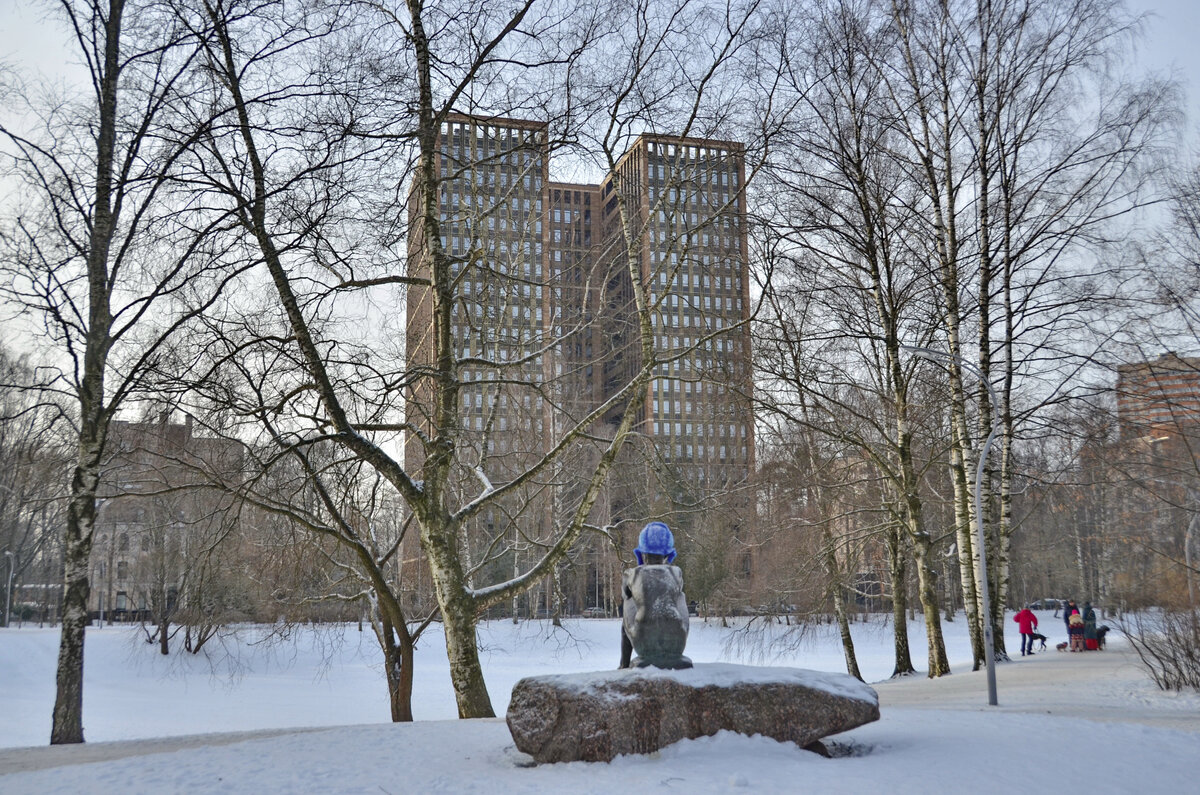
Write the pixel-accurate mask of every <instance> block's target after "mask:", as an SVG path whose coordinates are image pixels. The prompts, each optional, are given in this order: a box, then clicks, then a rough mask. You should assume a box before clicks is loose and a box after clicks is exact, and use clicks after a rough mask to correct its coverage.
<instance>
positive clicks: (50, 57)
mask: <svg viewBox="0 0 1200 795" xmlns="http://www.w3.org/2000/svg"><path fill="white" fill-rule="evenodd" d="M1045 2H1058V0H1045ZM1126 2H1127V3H1128V4H1129V7H1130V8H1131V9H1132V10H1134V11H1137V12H1150V13H1152V14H1154V16H1153V17H1152V18H1150V19H1149V20H1148V21H1147V24H1146V36H1145V42H1144V46H1143V47H1142V51H1141V52H1140V54H1139V56H1138V64H1137V65H1138V66H1139V67H1141V68H1146V69H1155V70H1159V71H1169V72H1173V73H1174V74H1175V75H1176V76H1177V77H1179V78H1180V79H1181V80H1182V81H1183V82H1184V84H1185V88H1186V90H1187V95H1188V103H1187V111H1188V116H1189V118H1190V120H1191V123H1192V127H1193V128H1195V127H1196V126H1197V124H1200V43H1198V41H1200V0H1126ZM50 5H51V4H50V3H48V2H46V1H45V0H41V2H38V0H0V62H7V63H9V64H21V65H23V66H33V67H34V68H35V69H38V70H40V71H42V72H43V73H49V74H54V73H58V74H66V73H67V70H66V69H65V68H64V62H65V61H67V60H73V56H72V55H71V54H70V53H67V51H66V48H65V44H64V39H63V34H62V32H61V31H60V30H59V29H56V28H55V27H54V26H53V25H50V24H47V23H45V22H44V21H43V20H44V18H45V11H44V10H43V9H46V8H47V7H49V6H50ZM1191 137H1192V138H1196V137H1197V136H1195V135H1193V136H1191Z"/></svg>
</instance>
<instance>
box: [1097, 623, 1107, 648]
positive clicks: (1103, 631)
mask: <svg viewBox="0 0 1200 795" xmlns="http://www.w3.org/2000/svg"><path fill="white" fill-rule="evenodd" d="M1107 634H1108V625H1107V624H1101V625H1100V626H1098V627H1096V648H1098V649H1103V648H1104V646H1105V642H1104V636H1105V635H1107Z"/></svg>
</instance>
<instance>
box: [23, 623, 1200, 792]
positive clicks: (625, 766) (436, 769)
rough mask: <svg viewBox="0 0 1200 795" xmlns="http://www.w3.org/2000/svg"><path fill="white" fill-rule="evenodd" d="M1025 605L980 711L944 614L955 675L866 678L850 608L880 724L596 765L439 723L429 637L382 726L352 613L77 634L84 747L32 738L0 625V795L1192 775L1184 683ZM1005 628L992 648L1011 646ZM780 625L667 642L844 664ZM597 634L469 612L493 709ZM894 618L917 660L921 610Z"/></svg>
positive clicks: (40, 696)
mask: <svg viewBox="0 0 1200 795" xmlns="http://www.w3.org/2000/svg"><path fill="white" fill-rule="evenodd" d="M1041 618H1042V621H1043V629H1044V630H1048V631H1047V633H1046V634H1048V635H1049V636H1050V641H1051V646H1050V647H1049V652H1048V653H1043V654H1039V655H1036V656H1034V657H1030V658H1024V659H1022V658H1020V657H1019V656H1018V657H1017V659H1016V661H1015V662H1012V663H1007V664H1002V665H1001V666H999V669H1000V677H999V681H1000V687H999V692H1000V706H999V707H988V706H987V690H986V681H985V678H984V675H983V673H982V672H976V673H972V672H971V671H970V663H969V661H970V651H969V646H968V643H967V639H966V633H965V622H964V621H963V620H961V617H960V619H959V620H958V621H955V622H952V623H950V624H946V625H945V630H946V633H947V644H948V654H949V657H950V660H951V663H952V667H953V669H954V672H955V673H954V674H953V675H952V676H950V677H947V678H944V679H941V680H935V681H929V680H925V679H923V678H918V679H908V680H905V681H900V682H886V681H884V682H882V683H881V680H886V679H887V677H888V676H889V675H890V674H891V672H892V666H893V662H892V652H891V632H890V627H886V626H883V625H882V624H879V623H876V624H855V625H854V633H855V643H856V648H857V651H858V655H859V664H860V667H861V668H862V671H863V675H864V677H865V678H866V679H867V681H869V682H876V683H880V684H877V686H876V687H877V690H878V691H879V693H880V701H881V704H882V718H881V720H880V721H879V722H877V723H874V724H869V725H867V726H863V727H860V728H858V729H855V730H853V731H851V732H847V733H845V734H843V735H839V736H837V737H835V738H832V745H833V747H834V748H835V750H836V751H837V752H838V753H839V754H842V755H841V756H839V757H838V758H834V759H824V758H822V757H819V756H817V755H815V754H812V753H809V752H806V751H802V750H800V749H799V748H797V747H795V746H794V745H791V744H783V743H777V742H775V741H773V740H769V739H765V738H762V737H740V736H736V735H732V734H721V735H718V736H716V737H711V738H702V739H698V740H689V741H684V742H681V743H678V744H676V745H674V746H671V747H668V748H666V749H664V750H663V751H661V752H659V753H657V754H653V755H650V756H644V757H622V758H619V759H617V760H615V761H614V762H612V763H609V764H587V763H571V764H560V765H545V766H540V767H531V766H529V760H528V757H525V756H524V755H523V754H520V753H519V752H517V751H516V750H515V748H513V745H512V739H511V738H510V736H509V734H508V730H507V727H506V726H505V725H504V722H503V720H502V719H497V720H479V721H458V720H454V719H453V718H454V715H455V706H454V699H453V693H452V691H451V688H450V683H449V674H448V667H447V662H446V657H445V648H444V646H443V645H442V639H441V636H440V635H439V634H430V635H428V636H427V637H426V638H425V639H424V640H423V641H422V643H421V646H420V647H419V649H418V652H417V662H416V666H415V669H414V670H415V694H414V698H413V710H414V712H415V714H416V716H417V718H418V721H417V722H416V723H412V724H395V725H394V724H391V723H389V722H388V708H387V700H386V691H385V686H384V682H383V673H382V671H381V669H380V654H379V652H378V649H377V647H376V645H375V642H374V638H373V637H372V635H371V634H370V631H369V629H368V630H367V631H366V632H363V633H359V632H358V631H357V628H356V627H354V626H349V627H339V628H336V629H315V630H305V631H302V632H298V633H296V634H295V635H294V636H293V637H291V638H289V639H287V640H285V641H276V642H274V643H265V642H256V641H261V640H262V638H263V636H264V635H265V630H263V629H261V628H247V629H245V630H243V631H242V632H241V633H240V635H239V637H238V638H237V639H236V640H233V641H230V642H228V643H227V644H226V645H225V646H221V647H215V648H213V649H212V651H211V652H210V653H209V654H207V655H200V656H192V655H187V654H172V655H171V656H170V657H167V658H164V657H162V656H161V655H159V654H158V653H157V649H156V647H154V646H150V645H147V644H145V643H144V642H143V641H141V640H140V639H139V638H138V635H137V633H136V631H135V630H130V629H125V628H105V629H92V630H89V631H88V636H87V650H86V655H85V656H86V660H85V672H86V680H85V687H84V731H85V735H86V737H87V739H88V743H87V744H86V745H85V746H75V747H67V748H62V747H59V748H46V747H42V748H23V747H24V746H44V745H45V743H46V742H47V739H48V737H49V733H50V711H51V707H52V705H53V699H54V668H55V657H56V654H57V642H58V632H57V631H56V630H39V629H35V628H26V629H11V630H0V718H2V719H0V748H7V749H10V750H0V792H4V793H24V792H30V793H46V792H98V793H99V792H147V793H169V792H254V793H263V792H376V793H378V792H388V793H424V792H480V793H484V792H486V793H492V792H504V793H507V792H556V793H559V792H598V793H599V792H603V793H615V792H621V791H625V790H628V789H632V790H633V791H644V790H648V791H657V792H689V793H692V792H729V791H744V792H800V791H803V792H846V793H869V792H877V791H878V792H914V793H915V792H996V793H1000V792H1005V793H1039V792H1047V793H1050V792H1061V791H1067V790H1073V789H1085V790H1087V791H1088V792H1091V793H1096V792H1113V793H1123V792H1138V793H1159V792H1161V793H1183V792H1196V791H1198V790H1197V788H1196V787H1197V785H1196V781H1197V777H1198V775H1200V774H1198V773H1197V770H1198V768H1200V697H1197V696H1195V695H1182V696H1181V695H1177V694H1164V693H1160V692H1159V691H1157V690H1156V689H1155V688H1154V687H1153V685H1152V684H1150V682H1149V680H1148V679H1147V678H1146V677H1145V676H1144V674H1142V673H1141V672H1140V670H1138V669H1137V667H1136V666H1135V665H1133V658H1132V655H1131V654H1130V653H1129V651H1128V647H1127V645H1126V644H1125V641H1124V639H1122V638H1120V637H1119V636H1116V637H1114V635H1115V634H1116V633H1112V634H1110V639H1111V643H1110V650H1109V651H1107V652H1102V653H1089V654H1082V655H1080V654H1074V655H1072V654H1056V653H1055V652H1054V651H1053V643H1054V642H1055V641H1056V640H1061V639H1062V638H1058V637H1057V636H1058V635H1064V636H1065V633H1064V631H1063V629H1062V626H1061V624H1060V623H1059V619H1055V618H1053V617H1052V615H1051V614H1050V613H1045V614H1042V615H1041ZM1015 629H1016V626H1015V624H1014V625H1013V626H1012V628H1011V630H1010V634H1009V636H1008V637H1007V638H1006V640H1007V645H1008V648H1009V649H1016V648H1018V647H1019V640H1018V636H1017V635H1016V633H1015ZM760 630H761V631H760ZM792 630H794V628H789V627H787V626H784V625H778V624H769V625H762V624H757V623H756V624H754V625H753V626H752V627H751V629H750V630H749V631H747V630H746V629H745V628H743V627H736V628H722V627H721V626H720V625H719V623H718V622H710V623H705V622H702V621H700V620H693V622H692V630H691V637H690V639H689V641H688V647H687V653H688V656H690V657H691V658H692V659H693V660H695V661H697V662H739V663H748V664H764V665H780V666H788V667H798V668H808V669H813V670H817V671H833V672H842V671H844V670H845V663H844V659H843V657H842V651H841V647H840V645H839V643H838V641H837V635H836V632H834V631H833V628H832V627H820V628H818V629H816V630H813V629H809V630H807V631H806V634H805V635H804V636H803V637H802V638H796V637H790V636H789V631H792ZM618 631H619V630H618V625H617V623H616V621H615V620H602V619H592V620H584V619H576V620H568V621H566V622H565V626H564V627H563V628H561V629H555V628H554V627H552V626H551V625H550V623H549V622H537V621H534V622H524V623H521V624H518V625H513V624H512V623H511V622H491V623H488V624H485V625H483V626H482V627H481V630H480V640H481V646H482V649H483V660H484V671H485V676H486V678H487V682H488V686H489V689H490V692H491V695H492V702H493V706H494V707H495V709H496V712H497V714H499V715H503V713H504V710H505V709H506V708H507V704H508V697H509V693H510V692H511V689H512V686H513V684H514V683H515V682H516V681H517V680H518V679H520V678H521V677H523V676H529V675H535V674H546V673H575V672H584V671H595V670H608V669H611V668H613V667H615V664H616V660H617V657H618ZM910 633H911V639H912V644H913V654H914V663H915V665H916V666H917V667H918V668H922V667H923V666H924V654H925V639H924V632H923V626H922V624H921V623H920V622H919V621H918V622H915V623H913V624H911V625H910ZM1168 727H1169V728H1168ZM313 728H317V729H319V730H316V731H313V730H311V729H313ZM300 729H308V730H300ZM218 732H224V733H229V732H241V733H243V734H238V735H228V734H226V735H220V734H211V733H218ZM246 732H258V733H257V734H250V735H247V734H244V733H246ZM195 735H210V736H195ZM151 738H174V739H151ZM134 740H138V741H139V742H117V741H134Z"/></svg>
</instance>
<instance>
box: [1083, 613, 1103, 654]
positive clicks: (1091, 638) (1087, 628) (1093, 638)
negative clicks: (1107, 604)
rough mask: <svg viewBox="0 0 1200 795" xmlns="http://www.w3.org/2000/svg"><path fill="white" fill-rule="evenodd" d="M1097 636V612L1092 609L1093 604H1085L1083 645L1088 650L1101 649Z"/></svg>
mask: <svg viewBox="0 0 1200 795" xmlns="http://www.w3.org/2000/svg"><path fill="white" fill-rule="evenodd" d="M1099 637H1100V636H1099V635H1097V634H1096V611H1095V609H1093V608H1092V603H1091V602H1084V603H1083V643H1084V647H1085V648H1088V649H1098V648H1100V645H1099V641H1098V638H1099Z"/></svg>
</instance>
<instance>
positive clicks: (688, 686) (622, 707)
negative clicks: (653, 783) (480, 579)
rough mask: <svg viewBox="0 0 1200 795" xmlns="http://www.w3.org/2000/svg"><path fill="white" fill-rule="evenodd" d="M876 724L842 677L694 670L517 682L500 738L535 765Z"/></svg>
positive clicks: (855, 684) (873, 705)
mask: <svg viewBox="0 0 1200 795" xmlns="http://www.w3.org/2000/svg"><path fill="white" fill-rule="evenodd" d="M878 719H879V700H878V697H877V696H876V695H875V691H874V690H872V689H871V688H870V687H867V686H866V685H864V684H863V683H861V682H859V681H858V680H857V679H854V678H852V677H850V676H846V675H844V674H829V673H820V672H815V671H805V670H801V669H796V668H761V667H756V666H742V665H725V664H711V663H710V664H699V665H696V666H695V667H693V668H691V669H687V670H676V671H663V670H658V669H653V668H640V669H630V670H625V671H605V672H597V673H592V674H567V675H559V676H539V677H529V678H526V679H522V680H521V681H520V682H518V683H517V684H516V686H515V687H514V688H513V694H512V700H511V701H510V702H509V706H508V728H509V731H510V732H511V733H512V736H513V741H514V742H515V743H516V746H517V748H518V749H519V750H521V751H523V752H524V753H527V754H529V755H530V756H532V757H533V758H534V759H535V760H536V761H538V762H571V761H577V760H583V761H589V762H607V761H609V760H611V759H613V758H615V757H616V756H619V755H621V754H647V753H652V752H654V751H657V750H658V749H660V748H663V747H664V746H667V745H670V744H671V743H674V742H678V741H679V740H683V739H690V738H695V737H705V736H709V735H713V734H716V733H717V732H719V731H722V730H728V731H735V732H738V733H740V734H746V735H754V734H761V735H764V736H766V737H772V738H774V739H776V740H779V741H790V742H794V743H796V744H797V745H798V746H800V747H801V748H804V747H807V746H810V745H813V744H817V743H818V741H819V740H820V739H821V738H822V737H827V736H829V735H831V734H837V733H839V732H844V731H848V730H850V729H853V728H855V727H856V726H861V725H863V724H865V723H870V722H871V721H875V720H878Z"/></svg>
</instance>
